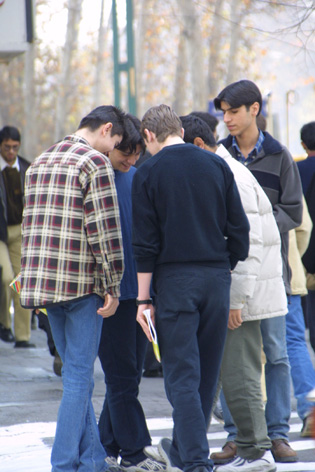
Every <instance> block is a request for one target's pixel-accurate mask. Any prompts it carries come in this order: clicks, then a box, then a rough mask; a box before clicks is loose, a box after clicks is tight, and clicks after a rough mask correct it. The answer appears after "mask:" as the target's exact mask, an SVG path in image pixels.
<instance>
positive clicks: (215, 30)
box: [207, 0, 224, 98]
mask: <svg viewBox="0 0 315 472" xmlns="http://www.w3.org/2000/svg"><path fill="white" fill-rule="evenodd" d="M223 6H224V0H216V1H215V6H214V13H213V21H212V28H211V32H210V35H209V63H208V78H207V86H208V96H209V98H212V97H215V96H216V94H217V91H218V88H219V86H218V81H219V78H220V75H221V74H220V72H221V71H220V70H219V62H220V57H221V54H220V53H221V47H222V40H221V38H222V31H223V27H222V26H223V19H222V10H223Z"/></svg>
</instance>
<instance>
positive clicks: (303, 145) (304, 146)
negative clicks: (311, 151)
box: [301, 141, 307, 151]
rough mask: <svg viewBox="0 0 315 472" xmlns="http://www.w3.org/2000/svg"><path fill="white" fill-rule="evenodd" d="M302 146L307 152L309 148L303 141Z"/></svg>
mask: <svg viewBox="0 0 315 472" xmlns="http://www.w3.org/2000/svg"><path fill="white" fill-rule="evenodd" d="M301 146H302V148H303V149H304V150H305V151H307V146H306V144H305V143H303V141H301Z"/></svg>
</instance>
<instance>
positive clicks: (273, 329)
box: [260, 316, 291, 440]
mask: <svg viewBox="0 0 315 472" xmlns="http://www.w3.org/2000/svg"><path fill="white" fill-rule="evenodd" d="M260 328H261V335H262V340H263V348H264V352H265V355H266V359H267V361H266V365H265V377H266V391H267V403H266V410H265V413H266V421H267V428H268V436H269V437H270V439H271V440H273V439H280V438H283V439H288V432H289V429H290V426H289V420H290V415H291V372H290V363H289V358H288V353H287V341H286V316H277V317H275V318H266V319H264V320H261V323H260Z"/></svg>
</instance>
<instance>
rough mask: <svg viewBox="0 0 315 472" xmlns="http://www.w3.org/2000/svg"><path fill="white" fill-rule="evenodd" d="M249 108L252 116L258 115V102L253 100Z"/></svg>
mask: <svg viewBox="0 0 315 472" xmlns="http://www.w3.org/2000/svg"><path fill="white" fill-rule="evenodd" d="M251 109H252V112H253V115H254V116H257V115H258V112H259V103H258V102H254V103H253V104H252V105H251Z"/></svg>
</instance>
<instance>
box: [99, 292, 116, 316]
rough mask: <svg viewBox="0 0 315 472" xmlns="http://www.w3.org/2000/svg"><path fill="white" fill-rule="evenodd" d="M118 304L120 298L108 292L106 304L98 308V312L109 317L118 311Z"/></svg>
mask: <svg viewBox="0 0 315 472" xmlns="http://www.w3.org/2000/svg"><path fill="white" fill-rule="evenodd" d="M118 305H119V300H118V298H115V297H112V296H111V295H110V294H109V293H107V294H106V295H105V301H104V305H103V307H102V308H99V309H98V310H97V314H98V315H101V316H102V317H103V318H109V317H110V316H112V315H114V314H115V313H116V310H117V308H118Z"/></svg>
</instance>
